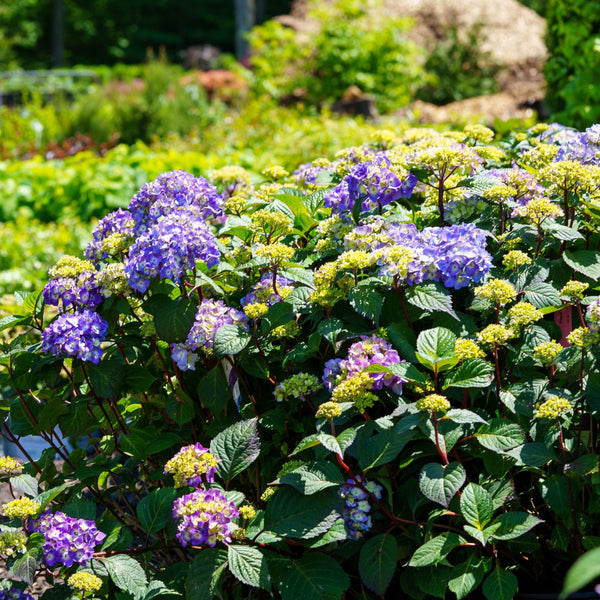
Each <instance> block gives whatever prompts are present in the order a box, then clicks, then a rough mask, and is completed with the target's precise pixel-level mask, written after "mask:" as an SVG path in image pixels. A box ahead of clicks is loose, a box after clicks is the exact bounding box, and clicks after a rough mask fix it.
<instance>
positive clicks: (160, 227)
mask: <svg viewBox="0 0 600 600" xmlns="http://www.w3.org/2000/svg"><path fill="white" fill-rule="evenodd" d="M219 258H220V252H219V250H218V248H217V243H216V238H215V236H214V234H213V233H212V231H211V230H210V229H209V228H208V225H206V223H205V222H204V220H203V217H202V215H201V214H200V213H199V212H198V211H197V210H193V209H191V208H187V209H181V210H179V211H174V212H173V213H172V214H170V215H167V216H165V217H162V218H161V219H160V220H159V221H158V222H157V223H156V224H155V225H153V226H152V227H151V228H150V229H149V230H148V231H146V232H145V233H142V234H141V235H140V237H139V238H138V239H137V240H136V241H135V242H134V243H133V244H132V245H131V248H130V249H129V257H128V259H127V260H126V262H125V275H126V276H127V278H128V280H129V285H130V286H131V287H132V288H133V289H134V290H137V291H138V292H142V293H143V292H145V291H146V290H147V289H148V287H149V285H150V280H151V279H153V278H154V277H159V278H160V279H170V280H171V281H173V282H175V283H180V281H181V280H182V279H183V277H184V276H185V274H186V272H187V271H189V270H191V269H193V268H194V266H195V265H196V262H197V261H199V260H203V261H204V262H205V263H206V265H207V266H208V267H209V268H210V267H213V266H215V265H216V264H218V262H219Z"/></svg>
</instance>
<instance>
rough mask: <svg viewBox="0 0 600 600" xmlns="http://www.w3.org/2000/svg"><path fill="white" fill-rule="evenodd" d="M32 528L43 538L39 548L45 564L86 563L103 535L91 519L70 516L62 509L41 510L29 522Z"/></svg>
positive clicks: (67, 565)
mask: <svg viewBox="0 0 600 600" xmlns="http://www.w3.org/2000/svg"><path fill="white" fill-rule="evenodd" d="M32 531H36V532H38V533H41V534H42V535H43V536H44V538H45V541H44V546H43V548H42V550H43V553H44V561H45V562H46V564H47V565H48V566H49V567H53V566H54V565H56V564H59V563H60V564H63V565H65V566H66V567H70V566H72V565H73V564H74V563H78V564H80V565H85V564H87V563H88V562H89V561H90V560H91V559H92V558H93V556H94V547H95V546H97V545H98V544H100V543H101V542H102V540H104V538H105V537H106V534H104V533H102V532H101V531H98V529H97V528H96V524H95V523H94V522H93V521H86V520H85V519H74V518H73V517H69V516H67V515H66V514H65V513H62V512H56V513H54V514H52V513H51V512H45V513H43V514H42V515H40V517H39V518H38V519H37V520H36V521H35V522H34V523H33V527H32Z"/></svg>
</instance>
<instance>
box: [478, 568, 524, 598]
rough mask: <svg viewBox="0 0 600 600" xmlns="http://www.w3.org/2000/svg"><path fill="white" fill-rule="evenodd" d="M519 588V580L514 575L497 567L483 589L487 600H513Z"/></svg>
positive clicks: (484, 583)
mask: <svg viewBox="0 0 600 600" xmlns="http://www.w3.org/2000/svg"><path fill="white" fill-rule="evenodd" d="M518 587H519V586H518V583H517V578H516V577H515V576H514V575H513V574H512V573H509V572H508V571H505V570H504V569H501V568H500V567H496V568H495V569H494V570H493V571H492V573H491V574H490V575H489V576H488V577H487V579H486V580H485V581H484V582H483V586H482V588H481V589H482V591H483V594H484V595H485V597H486V598H487V600H513V598H514V597H515V594H516V593H517V589H518Z"/></svg>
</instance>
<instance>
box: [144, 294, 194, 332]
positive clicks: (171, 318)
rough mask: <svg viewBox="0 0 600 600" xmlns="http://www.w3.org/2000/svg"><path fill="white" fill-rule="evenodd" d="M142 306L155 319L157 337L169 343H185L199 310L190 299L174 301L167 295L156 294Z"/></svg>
mask: <svg viewBox="0 0 600 600" xmlns="http://www.w3.org/2000/svg"><path fill="white" fill-rule="evenodd" d="M142 306H143V308H144V310H145V311H146V312H147V313H150V314H151V315H152V316H153V317H154V327H155V329H156V335H157V336H158V337H159V339H161V340H164V341H165V342H169V343H172V342H184V341H185V339H186V338H187V336H188V333H189V332H190V329H191V328H192V325H193V324H194V320H195V318H196V311H197V309H198V307H197V306H196V304H195V303H194V302H192V301H191V300H189V299H188V298H184V297H180V298H177V299H175V300H173V299H172V298H170V297H169V296H167V294H154V295H153V296H151V297H150V298H149V299H148V300H146V302H144V304H143V305H142Z"/></svg>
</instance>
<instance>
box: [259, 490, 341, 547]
mask: <svg viewBox="0 0 600 600" xmlns="http://www.w3.org/2000/svg"><path fill="white" fill-rule="evenodd" d="M340 510H341V498H340V496H339V494H338V492H337V489H333V490H332V489H327V490H325V491H323V492H320V493H318V494H313V495H312V496H304V495H302V494H300V493H299V492H297V491H296V490H294V489H293V488H291V487H289V486H280V487H279V488H278V489H277V491H276V492H275V494H274V495H273V497H272V498H271V499H270V500H269V502H268V503H267V509H266V511H265V529H268V530H269V531H272V532H273V533H277V534H279V535H282V536H286V537H291V538H304V539H310V538H313V537H316V536H318V535H320V534H321V533H324V532H325V531H327V530H328V529H329V527H331V526H332V525H333V524H334V523H335V522H336V521H337V519H338V518H339V516H340V515H339V511H340Z"/></svg>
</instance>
